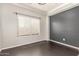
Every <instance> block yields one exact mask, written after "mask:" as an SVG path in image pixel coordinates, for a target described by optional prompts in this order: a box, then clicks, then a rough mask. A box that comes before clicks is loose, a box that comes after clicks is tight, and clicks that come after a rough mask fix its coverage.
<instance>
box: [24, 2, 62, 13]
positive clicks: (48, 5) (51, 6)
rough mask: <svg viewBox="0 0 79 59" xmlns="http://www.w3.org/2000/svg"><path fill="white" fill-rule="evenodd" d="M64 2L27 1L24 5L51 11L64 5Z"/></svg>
mask: <svg viewBox="0 0 79 59" xmlns="http://www.w3.org/2000/svg"><path fill="white" fill-rule="evenodd" d="M62 4H63V3H46V4H44V5H39V4H38V3H25V4H24V5H28V6H30V7H33V8H36V9H39V10H41V11H45V12H49V11H51V10H52V9H55V8H57V7H59V6H60V5H62Z"/></svg>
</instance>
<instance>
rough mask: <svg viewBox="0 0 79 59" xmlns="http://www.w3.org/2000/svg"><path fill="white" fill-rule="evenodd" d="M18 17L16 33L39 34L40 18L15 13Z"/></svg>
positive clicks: (20, 34) (25, 34)
mask: <svg viewBox="0 0 79 59" xmlns="http://www.w3.org/2000/svg"><path fill="white" fill-rule="evenodd" d="M17 17H18V35H19V36H27V35H39V34H40V18H37V17H32V16H27V15H22V14H17Z"/></svg>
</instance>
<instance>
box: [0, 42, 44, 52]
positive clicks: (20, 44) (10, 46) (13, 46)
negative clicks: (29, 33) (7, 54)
mask: <svg viewBox="0 0 79 59" xmlns="http://www.w3.org/2000/svg"><path fill="white" fill-rule="evenodd" d="M40 41H43V40H39V41H35V42H31V43H26V44H19V45H15V46H10V47H5V48H2V49H1V51H2V50H5V49H10V48H15V47H19V46H23V45H27V44H32V43H36V42H40Z"/></svg>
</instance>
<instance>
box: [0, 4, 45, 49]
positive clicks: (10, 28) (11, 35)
mask: <svg viewBox="0 0 79 59" xmlns="http://www.w3.org/2000/svg"><path fill="white" fill-rule="evenodd" d="M15 12H18V13H22V14H26V15H32V16H36V17H41V29H40V30H41V34H40V36H38V35H34V36H19V37H18V36H17V25H18V24H17V17H16V14H15ZM1 15H2V19H1V21H2V22H1V23H2V30H3V34H2V35H3V40H2V41H3V46H2V49H7V48H12V47H16V46H20V45H25V44H30V43H34V42H38V41H42V40H45V38H46V36H45V27H46V16H45V15H42V14H39V13H35V12H33V11H30V10H27V9H25V8H21V7H17V6H14V5H11V4H2V14H1Z"/></svg>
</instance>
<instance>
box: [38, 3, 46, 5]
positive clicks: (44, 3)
mask: <svg viewBox="0 0 79 59" xmlns="http://www.w3.org/2000/svg"><path fill="white" fill-rule="evenodd" d="M38 4H39V5H45V4H46V3H38Z"/></svg>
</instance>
